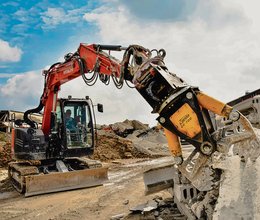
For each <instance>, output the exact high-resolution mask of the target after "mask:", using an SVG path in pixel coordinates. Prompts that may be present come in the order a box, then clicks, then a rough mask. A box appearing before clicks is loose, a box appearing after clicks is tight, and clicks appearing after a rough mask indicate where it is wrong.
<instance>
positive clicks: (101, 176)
mask: <svg viewBox="0 0 260 220" xmlns="http://www.w3.org/2000/svg"><path fill="white" fill-rule="evenodd" d="M75 162H76V163H80V164H81V165H80V169H78V170H75V169H72V168H71V163H75ZM54 163H55V164H53V162H52V163H50V164H44V165H43V164H40V163H38V164H37V163H35V161H34V164H32V163H31V162H30V161H20V162H11V163H10V164H9V172H8V173H9V177H10V179H11V180H12V183H13V186H14V187H15V189H16V190H17V191H18V192H20V193H24V195H25V197H28V196H34V195H40V194H46V193H52V192H60V191H66V190H72V189H80V188H86V187H93V186H100V185H103V183H104V182H105V181H107V180H108V176H107V171H108V168H107V167H101V164H100V162H98V161H93V160H89V159H82V158H67V159H66V161H62V160H57V161H55V162H54ZM53 166H55V170H54V169H52V170H50V169H49V168H48V167H53ZM68 167H69V169H68Z"/></svg>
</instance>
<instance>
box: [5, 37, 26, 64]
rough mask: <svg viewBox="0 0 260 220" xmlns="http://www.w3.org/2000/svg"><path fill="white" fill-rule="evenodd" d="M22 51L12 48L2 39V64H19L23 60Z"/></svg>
mask: <svg viewBox="0 0 260 220" xmlns="http://www.w3.org/2000/svg"><path fill="white" fill-rule="evenodd" d="M21 55H22V50H21V49H20V48H18V47H11V46H10V44H9V43H8V42H7V41H4V40H1V39H0V62H17V61H19V60H20V59H21Z"/></svg>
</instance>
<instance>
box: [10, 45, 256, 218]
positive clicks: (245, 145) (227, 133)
mask: <svg viewBox="0 0 260 220" xmlns="http://www.w3.org/2000/svg"><path fill="white" fill-rule="evenodd" d="M105 51H109V52H105ZM110 51H124V54H123V58H122V60H121V61H119V60H117V59H116V58H114V57H112V56H111V55H110ZM165 56H166V52H165V50H164V49H160V50H156V49H153V50H149V49H146V48H144V47H142V46H139V45H130V46H129V47H122V46H118V45H98V44H90V45H87V44H80V46H79V48H78V50H77V51H76V52H75V53H69V54H67V55H66V56H65V61H64V62H62V63H55V64H53V65H52V66H51V67H50V68H49V70H47V71H43V75H44V77H45V83H44V90H43V94H42V96H41V100H40V104H39V106H38V107H37V108H35V109H31V110H28V111H27V112H25V117H24V120H25V122H26V123H28V124H29V125H30V128H16V129H14V130H13V131H12V147H13V152H14V156H15V158H16V159H17V161H16V162H12V163H10V165H9V175H10V177H11V178H12V180H13V183H14V186H15V187H16V189H18V191H20V192H25V195H27V196H30V195H36V194H42V193H46V192H54V191H62V190H68V189H74V188H81V187H87V186H93V185H99V184H102V182H103V181H104V180H105V179H106V178H107V169H106V168H102V167H99V164H98V163H97V162H93V161H90V160H87V159H83V158H82V156H86V155H89V154H91V153H92V152H93V148H94V144H95V139H94V137H95V134H94V125H93V124H94V123H93V121H94V120H93V111H92V107H91V106H92V104H91V101H90V99H89V98H88V97H87V98H86V99H72V98H68V99H58V92H59V90H60V87H61V85H62V84H64V83H65V82H68V81H70V80H73V79H75V78H76V77H79V76H81V77H82V78H83V80H84V81H85V83H86V84H87V85H89V86H91V85H94V84H95V82H96V80H97V79H98V78H99V79H100V80H101V81H102V82H103V83H104V84H109V82H110V81H111V79H112V81H113V82H114V84H115V86H116V87H117V88H121V87H122V86H123V84H124V82H125V83H126V84H127V85H128V86H132V87H133V88H135V89H136V90H137V91H138V92H139V93H140V95H141V96H143V98H144V99H145V100H146V101H147V102H148V103H149V105H150V106H151V107H152V109H153V111H152V113H157V114H159V116H158V118H157V120H158V122H159V123H160V124H161V125H162V127H163V128H164V132H165V135H166V138H167V141H168V146H169V150H170V152H171V153H172V156H173V158H174V164H172V165H171V166H167V167H163V168H156V169H154V170H150V171H147V172H146V173H145V176H144V180H145V185H146V191H147V193H150V192H155V191H157V190H159V189H164V188H169V187H170V188H171V189H172V191H173V194H174V195H175V197H176V203H177V205H178V207H179V209H180V210H182V212H183V213H185V215H186V216H188V218H190V219H196V218H201V217H205V218H207V219H210V218H212V213H213V211H214V206H213V208H211V209H210V208H209V209H208V210H205V204H206V203H210V204H214V203H216V200H217V197H218V196H217V194H218V191H219V182H220V179H221V175H222V171H221V169H219V168H214V167H213V166H212V164H211V163H212V160H213V159H214V158H215V157H216V156H219V157H220V156H221V155H222V156H225V155H226V154H227V153H228V152H230V150H231V147H232V151H234V152H235V153H236V154H237V155H239V157H240V158H241V159H243V160H247V159H249V158H250V159H251V160H256V158H258V156H259V148H260V144H259V140H258V138H257V136H256V134H255V132H254V130H253V128H252V126H251V124H250V122H249V121H248V120H247V119H246V118H245V117H244V116H243V115H242V114H241V113H239V112H238V111H234V110H233V108H232V107H231V106H229V105H227V104H225V103H222V102H220V101H218V100H216V99H214V98H212V97H210V96H208V95H206V94H204V93H203V92H201V91H200V90H199V89H198V88H197V87H193V86H190V85H188V84H187V83H186V82H185V81H184V80H182V79H181V78H179V77H178V76H177V75H176V74H174V73H171V72H170V71H169V70H168V69H167V67H166V66H165V64H164V61H163V60H164V57H165ZM129 82H130V83H132V85H129ZM99 107H100V109H101V106H99ZM43 108H44V113H43V123H42V128H41V129H37V125H36V123H35V122H33V121H32V120H30V119H29V115H30V114H31V113H36V112H40V111H41V110H42V109H43ZM68 110H70V111H68ZM67 112H71V114H73V117H74V119H75V121H76V123H75V124H74V128H73V129H72V128H68V127H67V125H66V124H67V119H66V115H67ZM212 114H216V115H220V116H222V117H224V118H225V123H224V125H223V126H222V127H220V128H216V127H215V126H213V123H212V121H211V115H212ZM180 138H181V139H184V140H185V141H187V142H189V143H190V144H192V145H193V146H194V150H193V152H192V153H191V154H190V155H189V156H188V157H187V158H184V157H183V155H182V147H181V144H180ZM249 143H250V144H249ZM252 144H253V147H251V146H252ZM160 171H162V172H160ZM162 173H163V174H162ZM204 203H205V204H204Z"/></svg>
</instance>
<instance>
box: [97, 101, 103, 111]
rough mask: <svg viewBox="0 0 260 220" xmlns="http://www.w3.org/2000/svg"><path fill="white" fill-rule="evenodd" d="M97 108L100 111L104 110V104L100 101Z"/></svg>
mask: <svg viewBox="0 0 260 220" xmlns="http://www.w3.org/2000/svg"><path fill="white" fill-rule="evenodd" d="M97 110H98V112H103V105H102V104H99V103H98V104H97Z"/></svg>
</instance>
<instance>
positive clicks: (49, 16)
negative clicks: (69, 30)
mask: <svg viewBox="0 0 260 220" xmlns="http://www.w3.org/2000/svg"><path fill="white" fill-rule="evenodd" d="M84 10H85V7H82V8H76V9H71V10H67V11H65V10H64V9H63V8H61V7H59V8H48V9H47V11H45V12H43V13H42V14H41V18H42V21H43V23H44V24H43V26H42V28H43V29H52V28H55V27H56V26H57V25H59V24H65V23H76V22H78V21H80V20H82V18H81V17H82V13H83V11H84Z"/></svg>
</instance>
